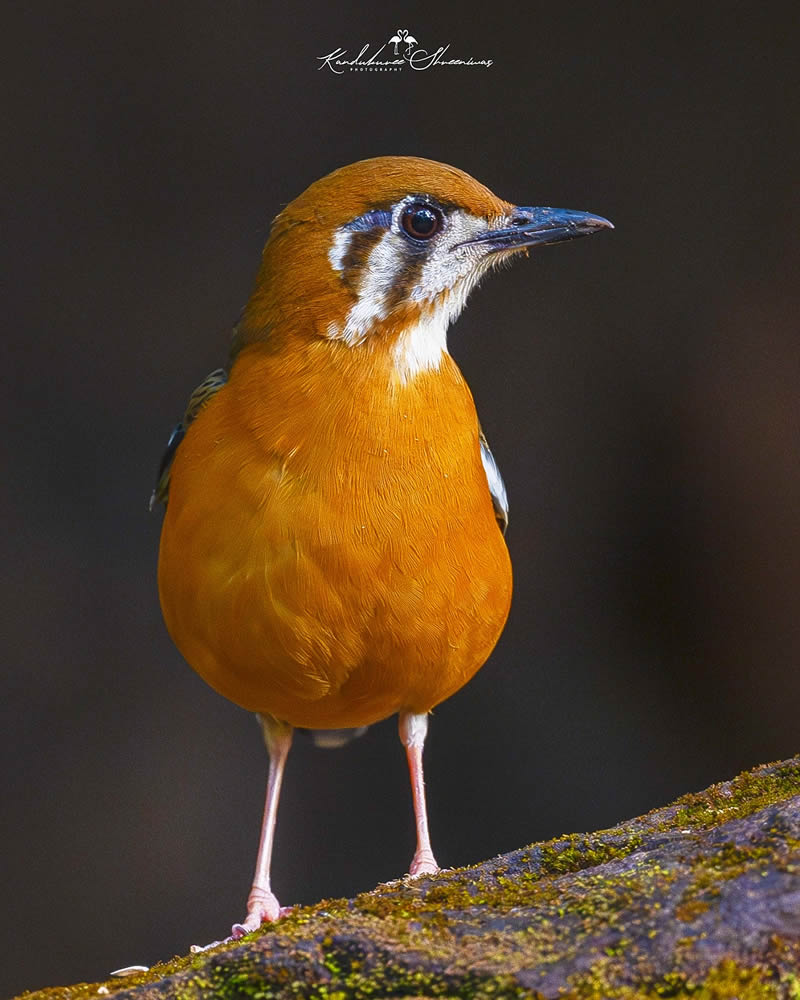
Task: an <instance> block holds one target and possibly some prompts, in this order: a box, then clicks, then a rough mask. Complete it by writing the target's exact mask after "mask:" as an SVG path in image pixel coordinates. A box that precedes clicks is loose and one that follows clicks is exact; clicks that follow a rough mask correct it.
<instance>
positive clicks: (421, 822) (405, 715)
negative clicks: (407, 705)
mask: <svg viewBox="0 0 800 1000" xmlns="http://www.w3.org/2000/svg"><path fill="white" fill-rule="evenodd" d="M398 728H399V730H400V740H401V742H402V744H403V746H404V747H405V748H406V757H407V758H408V773H409V774H410V776H411V794H412V796H413V798H414V820H415V821H416V824H417V849H416V851H415V852H414V858H413V860H412V861H411V865H410V866H409V869H408V873H409V875H433V874H435V873H436V872H438V871H439V866H438V865H437V864H436V858H434V856H433V850H432V849H431V838H430V834H429V833H428V812H427V809H426V808H425V777H424V775H423V773H422V748H423V747H424V745H425V735H426V733H427V732H428V716H427V713H425V712H421V713H419V714H417V713H415V712H401V713H400V718H399V726H398Z"/></svg>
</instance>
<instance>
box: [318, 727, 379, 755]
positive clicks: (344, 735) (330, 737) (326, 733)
mask: <svg viewBox="0 0 800 1000" xmlns="http://www.w3.org/2000/svg"><path fill="white" fill-rule="evenodd" d="M367 729H368V727H367V726H359V727H358V729H310V730H309V732H310V733H311V739H312V740H313V741H314V746H315V747H322V749H323V750H336V749H337V748H338V747H343V746H344V745H345V744H346V743H349V742H350V741H351V740H357V739H358V737H359V736H363V735H364V733H365V732H366V731H367Z"/></svg>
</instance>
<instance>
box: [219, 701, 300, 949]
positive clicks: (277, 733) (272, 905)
mask: <svg viewBox="0 0 800 1000" xmlns="http://www.w3.org/2000/svg"><path fill="white" fill-rule="evenodd" d="M258 721H259V722H260V723H261V728H262V729H263V731H264V742H265V743H266V744H267V751H268V753H269V778H268V780H267V799H266V802H265V804H264V819H263V821H262V823H261V842H260V843H259V845H258V859H257V860H256V873H255V877H254V878H253V888H252V889H251V890H250V895H249V896H248V898H247V916H246V917H245V919H244V921H243V923H241V924H234V925H233V929H232V931H231V934H232V936H233V937H235V938H239V937H241V936H242V935H243V934H249V933H250V931H254V930H256V929H257V928H258V927H260V926H261V924H262V922H264V921H271V920H277V919H278V917H279V916H280V913H281V906H280V903H279V902H278V900H277V898H276V897H275V893H274V892H273V891H272V886H271V884H270V865H271V863H272V844H273V842H274V839H275V817H276V815H277V813H278V799H279V797H280V794H281V781H282V780H283V769H284V767H285V765H286V758H287V757H288V755H289V747H291V745H292V732H293V730H292V727H291V726H290V725H289V724H288V723H286V722H279V721H278V720H277V719H274V718H273V717H272V716H271V715H259V716H258Z"/></svg>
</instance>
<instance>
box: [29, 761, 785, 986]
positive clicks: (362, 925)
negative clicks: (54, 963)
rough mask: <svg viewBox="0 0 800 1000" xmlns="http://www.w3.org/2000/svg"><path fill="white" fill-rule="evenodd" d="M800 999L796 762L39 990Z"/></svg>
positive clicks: (770, 767)
mask: <svg viewBox="0 0 800 1000" xmlns="http://www.w3.org/2000/svg"><path fill="white" fill-rule="evenodd" d="M111 994H113V995H114V997H115V998H116V1000H122V998H125V1000H156V998H180V1000H200V998H211V997H214V998H225V1000H228V998H230V1000H234V998H235V1000H245V998H252V1000H273V998H274V1000H283V998H287V1000H288V998H306V997H308V998H320V1000H350V998H354V1000H361V998H364V1000H366V998H373V1000H377V998H380V997H408V998H412V997H413V998H420V997H461V998H478V1000H483V998H486V1000H488V998H492V1000H496V998H499V997H509V998H511V997H513V998H518V997H545V998H551V997H552V998H555V997H565V996H568V997H576V998H577V997H581V998H594V997H598V998H600V997H603V998H605V997H608V998H616V997H619V998H625V1000H627V998H631V1000H632V998H636V997H680V996H693V997H696V998H698V1000H712V998H717V997H719V998H734V997H737V998H741V1000H756V998H761V997H765V998H766V997H769V998H778V997H781V998H787V1000H800V758H796V759H793V760H788V761H784V762H782V763H779V764H770V765H764V766H762V767H759V768H756V769H755V770H753V771H750V772H747V773H745V774H742V775H740V776H739V777H738V778H736V779H734V780H733V781H729V782H724V783H722V784H719V785H713V786H712V787H711V788H709V789H707V790H706V791H705V792H701V793H698V794H693V795H686V796H684V797H683V798H681V799H679V800H678V801H677V802H676V803H674V804H673V805H671V806H667V807H665V808H663V809H658V810H656V811H654V812H652V813H649V814H648V815H646V816H642V817H640V818H638V819H635V820H631V821H630V822H628V823H625V824H623V825H621V826H619V827H615V828H614V829H611V830H606V831H603V832H600V833H595V834H586V835H584V834H574V835H572V836H569V837H562V838H559V839H557V840H553V841H550V842H548V843H544V844H534V845H532V846H530V847H526V848H522V849H520V850H517V851H512V852H511V853H510V854H505V855H503V856H501V857H497V858H493V859H492V860H491V861H486V862H484V863H483V864H480V865H475V866H473V867H470V868H463V869H457V870H453V871H447V872H442V873H441V874H439V875H437V876H433V877H424V878H419V879H417V880H414V881H410V880H405V881H399V882H394V883H390V884H388V885H384V886H379V887H378V888H377V889H375V890H374V891H373V892H369V893H364V894H363V895H361V896H357V897H356V898H355V899H351V900H327V901H324V902H322V903H319V904H317V905H316V906H313V907H306V908H298V909H296V910H294V911H293V912H292V913H291V914H290V915H289V916H288V917H286V918H284V919H282V920H281V921H279V922H278V923H277V924H273V925H270V926H265V927H264V928H262V930H261V931H259V932H258V933H256V934H253V935H250V936H249V937H248V938H245V939H243V940H242V941H239V942H233V943H230V944H225V945H221V946H220V947H218V948H216V949H214V950H212V951H206V952H202V953H199V954H195V955H189V956H187V957H185V958H182V959H177V960H175V961H173V962H171V963H169V964H165V965H161V966H156V967H154V968H153V969H150V970H149V971H148V972H146V973H138V974H136V975H134V976H130V977H128V978H122V979H121V978H115V979H111V980H109V981H108V982H106V983H102V984H101V983H94V984H80V985H78V986H72V987H60V988H56V989H48V990H42V991H39V992H36V993H26V994H23V996H24V997H25V998H26V1000H54V998H58V1000H85V998H88V997H97V996H98V995H100V996H108V995H111Z"/></svg>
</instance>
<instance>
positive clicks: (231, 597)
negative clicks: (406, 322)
mask: <svg viewBox="0 0 800 1000" xmlns="http://www.w3.org/2000/svg"><path fill="white" fill-rule="evenodd" d="M159 589H160V594H161V604H162V608H163V611H164V617H165V620H166V622H167V627H168V628H169V631H170V634H171V635H172V638H173V639H174V641H175V643H176V644H177V646H178V648H179V649H180V650H181V652H182V653H183V655H184V656H185V657H186V659H187V660H188V662H189V663H190V664H191V666H192V667H194V669H195V670H196V671H197V672H198V673H199V674H200V675H201V676H202V677H203V678H204V679H205V680H206V681H207V682H208V683H209V684H210V685H211V686H212V687H214V688H215V689H216V690H217V691H219V692H220V693H221V694H223V695H225V696H226V697H228V698H230V699H231V700H232V701H234V702H236V703H237V704H239V705H241V706H243V707H244V708H247V709H250V710H253V711H259V712H266V713H269V714H271V715H274V716H276V717H278V718H280V719H283V720H285V721H287V722H290V723H292V724H294V725H298V726H308V727H312V728H338V727H348V726H358V725H365V724H369V723H371V722H375V721H377V720H379V719H382V718H385V717H386V716H388V715H391V714H393V713H394V712H397V711H399V710H401V709H410V710H412V711H415V712H423V711H427V710H428V709H430V708H432V707H433V706H434V705H436V704H438V703H439V702H441V701H442V700H444V699H445V698H447V697H448V696H449V695H451V694H453V692H455V691H456V690H458V688H460V687H461V686H462V685H463V684H465V683H466V682H467V681H468V680H469V679H470V677H472V675H473V674H474V673H475V672H476V671H477V670H478V669H479V668H480V667H481V665H482V664H483V663H484V661H485V660H486V658H487V657H488V655H489V653H490V652H491V650H492V648H493V647H494V645H495V643H496V642H497V639H498V637H499V635H500V632H501V630H502V628H503V625H504V623H505V620H506V616H507V614H508V608H509V603H510V599H511V568H510V562H509V558H508V552H507V550H506V546H505V543H504V541H503V538H502V535H501V533H500V530H499V528H498V527H497V525H496V522H495V519H494V513H493V510H492V504H491V499H490V496H489V491H488V487H487V484H486V477H485V475H484V471H483V467H482V465H481V460H480V451H479V442H478V423H477V418H476V415H475V410H474V406H473V403H472V398H471V395H470V393H469V390H468V388H467V386H466V384H465V382H464V380H463V378H462V376H461V374H460V372H459V371H458V368H457V367H456V365H455V363H454V362H452V360H451V359H450V358H449V356H446V357H445V359H444V362H443V364H442V367H441V368H440V370H438V371H431V372H423V373H421V374H419V375H417V376H416V378H414V379H413V380H412V381H410V382H409V383H408V384H407V385H403V384H401V383H400V382H398V380H397V379H396V377H394V378H393V377H392V371H391V368H390V366H389V362H388V360H387V356H385V355H384V354H383V353H382V352H381V351H375V350H370V348H369V346H365V347H360V348H351V347H347V346H345V345H342V344H338V343H332V342H330V341H324V340H319V341H313V342H311V343H308V344H307V345H303V346H302V348H299V347H298V349H296V350H292V351H280V352H270V351H269V350H268V349H267V348H266V347H265V345H263V344H259V345H254V346H252V347H249V348H247V349H246V350H245V351H243V352H242V354H241V355H240V356H239V358H238V359H237V362H236V364H235V365H234V367H233V370H232V372H231V377H230V380H229V382H228V383H227V385H226V386H225V387H224V388H222V389H221V390H220V391H219V392H218V393H217V395H216V396H215V397H214V398H213V400H212V401H211V402H210V403H209V404H208V406H207V407H206V408H205V409H204V410H203V411H202V412H201V413H200V415H199V416H198V418H197V419H196V420H195V422H194V423H193V424H192V425H191V426H190V428H189V430H188V432H187V434H186V437H185V439H184V440H183V442H182V443H181V446H180V448H179V449H178V453H177V455H176V457H175V462H174V465H173V469H172V475H171V484H170V499H169V505H168V508H167V513H166V517H165V521H164V526H163V532H162V538H161V551H160V559H159Z"/></svg>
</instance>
